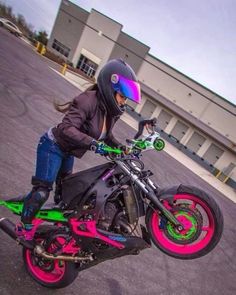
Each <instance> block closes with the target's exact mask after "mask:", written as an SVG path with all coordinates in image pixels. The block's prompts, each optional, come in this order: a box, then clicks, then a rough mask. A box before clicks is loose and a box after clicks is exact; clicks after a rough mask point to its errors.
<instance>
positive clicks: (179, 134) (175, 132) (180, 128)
mask: <svg viewBox="0 0 236 295" xmlns="http://www.w3.org/2000/svg"><path fill="white" fill-rule="evenodd" d="M187 130H188V126H187V125H185V124H184V123H183V122H180V121H177V123H176V124H175V127H174V128H173V129H172V131H171V133H170V134H171V135H172V136H173V137H174V138H175V139H177V140H179V141H181V139H182V138H183V136H184V135H185V133H186V132H187Z"/></svg>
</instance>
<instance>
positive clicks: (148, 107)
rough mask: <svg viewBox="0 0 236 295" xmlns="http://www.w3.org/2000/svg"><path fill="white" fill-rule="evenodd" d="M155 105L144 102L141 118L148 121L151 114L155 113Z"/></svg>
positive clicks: (148, 101)
mask: <svg viewBox="0 0 236 295" xmlns="http://www.w3.org/2000/svg"><path fill="white" fill-rule="evenodd" d="M155 108H156V105H155V104H154V103H153V102H151V101H150V100H149V99H147V100H146V102H145V104H144V106H143V108H142V110H141V112H140V114H141V116H142V117H143V118H145V119H149V118H151V116H152V114H153V112H154V111H155Z"/></svg>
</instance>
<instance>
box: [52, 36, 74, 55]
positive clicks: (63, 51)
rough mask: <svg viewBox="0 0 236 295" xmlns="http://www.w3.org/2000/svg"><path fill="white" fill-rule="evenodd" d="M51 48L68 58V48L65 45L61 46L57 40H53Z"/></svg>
mask: <svg viewBox="0 0 236 295" xmlns="http://www.w3.org/2000/svg"><path fill="white" fill-rule="evenodd" d="M52 48H53V49H55V50H56V51H58V52H60V53H61V54H62V55H64V56H65V57H68V56H69V53H70V48H68V47H66V46H65V45H63V44H62V43H61V42H59V41H58V40H57V39H54V41H53V44H52Z"/></svg>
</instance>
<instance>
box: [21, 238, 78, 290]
mask: <svg viewBox="0 0 236 295" xmlns="http://www.w3.org/2000/svg"><path fill="white" fill-rule="evenodd" d="M36 236H37V233H36ZM43 240H44V237H40V236H39V235H38V236H37V238H36V241H37V242H39V243H41V242H43ZM47 251H48V252H50V249H47ZM23 261H24V266H25V269H26V271H27V272H28V274H29V275H30V276H31V277H32V278H33V279H34V280H35V281H36V282H37V283H39V284H40V285H42V286H44V287H47V288H51V289H59V288H64V287H66V286H68V285H70V284H71V283H72V282H73V281H74V280H75V279H76V277H77V276H78V266H77V265H76V264H75V263H73V262H68V261H61V260H47V259H44V258H42V257H39V256H37V255H36V254H35V253H34V252H33V251H31V250H29V249H26V248H25V247H24V248H23Z"/></svg>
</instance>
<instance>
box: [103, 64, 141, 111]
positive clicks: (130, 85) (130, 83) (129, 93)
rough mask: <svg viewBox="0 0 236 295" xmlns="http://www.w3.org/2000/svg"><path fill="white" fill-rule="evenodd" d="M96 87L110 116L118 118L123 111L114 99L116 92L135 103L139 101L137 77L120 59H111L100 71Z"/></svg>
mask: <svg viewBox="0 0 236 295" xmlns="http://www.w3.org/2000/svg"><path fill="white" fill-rule="evenodd" d="M97 85H98V89H99V92H100V93H101V95H102V100H103V102H104V104H105V106H106V109H107V112H108V114H109V115H111V116H120V115H121V114H122V113H123V112H124V110H125V107H124V106H119V105H118V103H117V101H116V99H115V93H116V92H119V93H120V94H121V95H123V96H124V97H126V98H128V99H130V100H132V101H134V102H136V103H140V101H141V92H140V86H139V83H138V82H137V77H136V75H135V73H134V71H133V70H132V68H131V67H130V66H129V65H128V64H127V63H126V62H124V61H123V60H122V59H112V60H110V61H109V62H108V63H107V64H106V65H105V66H104V67H103V68H102V69H101V71H100V72H99V75H98V78H97Z"/></svg>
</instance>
